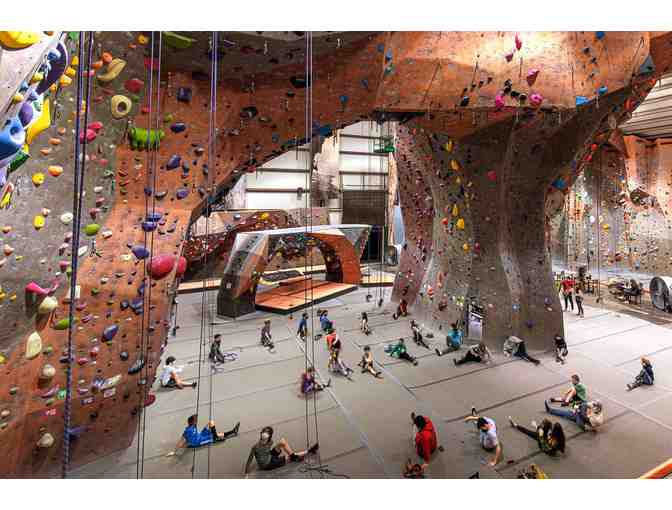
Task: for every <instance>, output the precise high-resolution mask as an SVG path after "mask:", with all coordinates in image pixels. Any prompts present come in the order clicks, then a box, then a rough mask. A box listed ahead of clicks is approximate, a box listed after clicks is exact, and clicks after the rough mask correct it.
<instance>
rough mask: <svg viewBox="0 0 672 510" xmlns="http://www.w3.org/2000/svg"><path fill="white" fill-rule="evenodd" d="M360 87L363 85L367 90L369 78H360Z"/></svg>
mask: <svg viewBox="0 0 672 510" xmlns="http://www.w3.org/2000/svg"><path fill="white" fill-rule="evenodd" d="M362 87H364V88H365V89H366V90H369V80H367V79H366V78H364V79H363V80H362Z"/></svg>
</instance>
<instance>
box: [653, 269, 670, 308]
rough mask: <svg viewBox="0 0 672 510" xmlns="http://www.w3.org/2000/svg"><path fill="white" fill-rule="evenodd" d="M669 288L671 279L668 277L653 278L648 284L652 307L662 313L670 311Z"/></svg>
mask: <svg viewBox="0 0 672 510" xmlns="http://www.w3.org/2000/svg"><path fill="white" fill-rule="evenodd" d="M670 288H672V278H670V277H669V276H654V277H653V278H652V279H651V283H650V284H649V293H650V294H651V302H652V303H653V306H655V307H656V308H658V309H659V310H663V311H664V312H669V311H672V307H671V306H670Z"/></svg>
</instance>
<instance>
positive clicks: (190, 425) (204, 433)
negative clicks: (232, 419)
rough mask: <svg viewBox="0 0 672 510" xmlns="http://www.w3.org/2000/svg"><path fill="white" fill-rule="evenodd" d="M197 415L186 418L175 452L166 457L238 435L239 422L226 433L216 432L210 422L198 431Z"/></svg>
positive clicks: (212, 423) (211, 421)
mask: <svg viewBox="0 0 672 510" xmlns="http://www.w3.org/2000/svg"><path fill="white" fill-rule="evenodd" d="M197 423H198V415H197V414H192V415H191V416H189V418H187V428H185V429H184V432H183V433H182V437H180V440H179V441H178V442H177V445H176V446H175V450H173V451H172V452H170V453H169V454H168V457H172V456H173V455H175V453H176V451H177V450H180V449H182V448H198V447H199V446H204V445H206V444H210V443H218V442H220V441H224V440H225V439H228V438H230V437H234V436H237V435H238V430H239V429H240V422H238V423H236V426H235V427H233V428H232V429H231V430H229V431H228V432H217V429H216V428H215V422H214V421H213V420H210V421H209V422H208V424H207V426H205V427H203V430H201V431H200V432H199V431H198V427H197Z"/></svg>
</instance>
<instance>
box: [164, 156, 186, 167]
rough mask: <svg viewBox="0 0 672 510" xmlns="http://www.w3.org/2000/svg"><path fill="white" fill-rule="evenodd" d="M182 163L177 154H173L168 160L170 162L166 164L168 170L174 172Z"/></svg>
mask: <svg viewBox="0 0 672 510" xmlns="http://www.w3.org/2000/svg"><path fill="white" fill-rule="evenodd" d="M181 163H182V158H181V157H180V156H178V155H177V154H173V155H172V156H170V159H168V162H167V163H166V170H174V169H175V168H177V167H178V166H180V164H181Z"/></svg>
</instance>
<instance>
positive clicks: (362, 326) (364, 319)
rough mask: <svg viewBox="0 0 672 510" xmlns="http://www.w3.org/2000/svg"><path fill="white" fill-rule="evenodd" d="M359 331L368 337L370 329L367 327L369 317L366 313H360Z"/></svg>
mask: <svg viewBox="0 0 672 510" xmlns="http://www.w3.org/2000/svg"><path fill="white" fill-rule="evenodd" d="M359 329H360V330H361V331H362V333H364V334H365V335H370V334H371V328H370V327H369V316H368V315H367V313H366V312H362V322H361V324H360V326H359Z"/></svg>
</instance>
